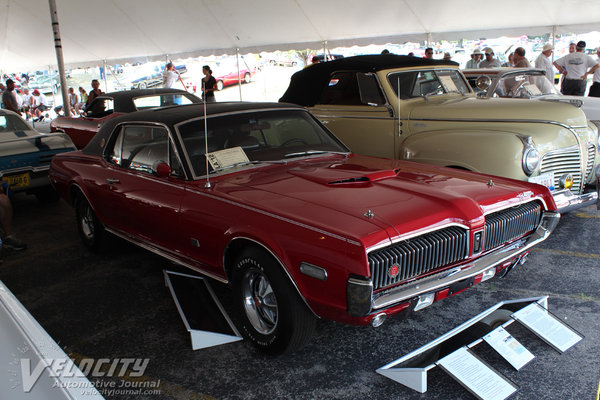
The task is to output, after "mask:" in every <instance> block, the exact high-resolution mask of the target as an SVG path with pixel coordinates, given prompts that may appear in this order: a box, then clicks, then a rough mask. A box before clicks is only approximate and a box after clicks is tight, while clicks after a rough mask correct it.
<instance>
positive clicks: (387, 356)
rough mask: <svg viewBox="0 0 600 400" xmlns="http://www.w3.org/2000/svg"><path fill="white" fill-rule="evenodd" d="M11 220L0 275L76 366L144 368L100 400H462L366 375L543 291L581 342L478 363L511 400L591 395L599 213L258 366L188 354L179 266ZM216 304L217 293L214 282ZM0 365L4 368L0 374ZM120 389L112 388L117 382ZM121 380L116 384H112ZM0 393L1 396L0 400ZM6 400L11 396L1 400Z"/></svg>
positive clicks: (450, 383) (40, 220)
mask: <svg viewBox="0 0 600 400" xmlns="http://www.w3.org/2000/svg"><path fill="white" fill-rule="evenodd" d="M13 203H14V209H15V210H14V211H15V217H14V225H15V228H16V231H17V234H18V235H19V236H20V237H21V238H22V239H23V240H25V241H26V242H27V243H28V245H29V248H28V249H27V250H25V251H22V252H10V251H8V250H6V249H5V250H4V252H3V258H4V263H3V264H2V265H0V280H2V281H3V282H4V283H5V284H6V285H7V286H8V288H9V289H10V290H11V291H12V292H13V293H14V294H15V296H16V297H17V298H18V299H19V300H20V301H21V302H22V303H23V304H24V305H25V307H26V308H27V309H28V310H29V311H30V312H31V314H32V315H33V316H34V317H35V318H36V319H37V320H38V322H39V323H40V324H41V325H42V326H43V327H44V328H45V329H46V330H47V332H48V333H49V334H50V335H51V336H52V337H53V338H54V340H55V341H56V342H58V343H59V344H60V346H61V347H62V348H63V349H64V350H65V352H66V353H67V354H69V355H70V356H71V357H72V358H73V359H74V360H76V362H77V360H81V359H85V358H92V359H95V360H98V359H109V360H114V359H124V358H139V359H147V360H148V365H147V368H146V369H145V371H144V374H143V376H142V377H139V378H135V379H134V378H128V379H125V380H123V379H117V378H102V379H100V383H101V384H102V382H104V383H106V382H111V381H114V382H116V383H118V384H119V385H120V384H125V385H126V386H127V385H129V387H135V386H134V383H135V382H147V383H152V382H155V383H156V385H158V387H157V388H153V386H151V385H150V386H148V387H150V388H151V389H143V391H141V392H139V393H137V394H127V393H114V392H113V393H110V392H108V391H106V390H104V391H102V393H103V394H104V395H105V397H106V398H107V399H471V398H474V397H473V396H472V395H471V394H470V393H469V392H467V391H466V390H465V389H464V388H463V387H462V386H460V385H459V384H458V383H456V382H455V381H454V380H452V379H451V378H450V377H449V376H448V375H446V374H445V373H444V372H442V371H441V370H440V369H439V368H434V369H433V370H432V371H430V373H429V378H428V391H427V392H426V393H424V394H420V393H417V392H415V391H412V390H411V389H408V388H406V387H404V386H402V385H400V384H398V383H396V382H394V381H392V380H390V379H387V378H385V377H383V376H381V375H378V374H377V373H376V372H375V370H376V369H377V368H379V367H382V366H383V365H385V364H387V363H389V362H391V361H393V360H395V359H397V358H400V357H401V356H403V355H405V354H407V353H409V352H411V351H413V350H415V349H417V348H418V347H420V346H422V345H424V344H425V343H427V342H429V341H431V340H433V339H435V338H436V337H438V336H440V335H442V334H443V333H445V332H447V331H449V330H450V329H452V328H454V327H455V326H457V325H459V324H461V323H462V322H464V321H466V320H468V319H470V318H471V317H472V316H474V315H476V314H478V313H480V312H481V311H483V310H485V309H487V308H489V307H491V306H493V305H494V304H496V303H497V302H500V301H503V300H510V299H519V298H528V297H535V296H543V295H548V296H549V309H550V311H551V312H552V313H554V314H556V315H557V316H559V317H560V318H562V319H563V320H565V321H566V322H567V323H569V324H570V325H571V326H572V327H574V328H575V329H576V330H578V331H579V332H581V333H582V334H583V335H584V336H585V339H584V340H583V341H581V342H580V343H578V344H577V345H576V346H575V347H573V348H571V349H569V350H568V351H566V352H565V353H563V354H559V353H558V352H557V351H554V350H553V349H551V348H550V347H549V346H547V345H546V344H544V343H543V342H541V341H540V340H539V339H537V338H535V337H530V338H527V341H526V342H525V343H524V344H526V346H527V347H528V348H529V350H530V351H532V352H533V353H534V355H535V356H536V358H535V359H534V360H533V361H532V362H531V363H529V364H528V365H526V366H525V367H524V368H523V369H521V370H520V371H518V372H517V371H515V370H514V369H512V367H510V365H509V364H508V363H506V362H504V361H503V360H501V359H498V358H493V357H492V359H491V360H488V361H489V362H490V363H491V364H492V365H493V366H494V367H495V368H496V369H497V370H498V371H499V372H501V373H502V374H504V375H506V376H507V377H508V378H509V379H511V380H512V381H513V382H514V383H515V384H516V385H517V386H519V388H520V389H519V391H518V392H517V393H516V394H515V395H514V396H513V397H512V398H513V399H545V400H549V399H561V400H562V399H582V400H583V399H590V400H591V399H595V398H596V393H597V390H598V385H599V378H600V346H599V345H598V343H599V340H600V329H599V315H600V290H599V287H600V250H599V248H598V238H597V237H598V232H600V212H599V211H597V210H596V208H595V207H588V208H585V209H582V210H580V211H577V212H573V213H571V214H568V215H565V216H564V217H563V218H562V220H561V222H560V224H559V226H558V227H557V229H556V231H555V232H554V234H553V235H552V236H551V237H550V238H549V239H548V240H547V241H546V242H544V243H543V244H542V245H541V246H539V247H538V248H537V249H535V250H534V251H533V252H532V253H531V255H530V257H529V259H528V261H527V262H526V263H525V264H524V265H521V266H519V267H517V268H515V270H513V271H512V272H511V273H510V274H509V275H508V276H507V277H506V278H503V279H497V278H494V279H492V280H490V281H487V282H484V283H482V284H479V285H476V286H474V287H472V288H470V289H469V290H467V291H465V292H463V293H460V294H458V295H456V296H453V297H451V298H448V299H445V300H443V301H440V302H437V303H435V304H433V305H432V306H430V307H428V308H426V309H424V310H422V311H419V312H417V313H415V314H414V315H412V316H411V317H410V318H408V319H404V320H401V319H394V318H392V319H388V320H387V321H386V322H385V323H384V324H383V325H382V326H381V327H379V328H372V327H354V326H347V325H342V324H338V323H334V322H329V321H318V323H317V328H316V332H315V335H314V337H313V339H312V341H311V342H310V343H309V344H308V345H307V346H306V347H304V348H302V349H301V350H299V351H297V352H296V353H294V354H291V355H284V356H280V357H267V356H264V355H262V354H260V353H257V352H256V351H255V350H254V349H253V348H252V347H251V346H250V345H249V344H248V343H246V342H245V341H241V342H235V343H230V344H226V345H221V346H217V347H213V348H208V349H203V350H197V351H193V350H192V349H191V344H190V338H189V335H188V333H187V331H186V329H185V327H184V325H183V323H182V321H181V319H180V317H179V315H178V312H177V309H176V306H175V304H174V302H173V300H172V298H171V295H170V293H169V290H168V289H167V288H166V287H165V283H164V278H163V270H165V269H169V270H176V271H183V272H185V271H186V270H185V269H182V268H180V267H177V266H175V265H173V264H171V263H169V262H168V261H166V260H164V259H162V258H160V257H158V256H156V255H153V254H151V253H148V252H146V251H144V250H142V249H140V248H137V247H135V246H133V245H130V244H127V243H123V242H121V241H117V240H115V241H114V242H113V243H112V245H111V248H110V251H109V252H108V253H107V254H103V255H96V254H92V253H90V252H89V251H87V250H86V249H85V248H84V247H83V245H82V244H81V243H80V241H79V237H78V235H77V231H76V227H75V216H74V211H73V209H71V208H70V207H69V206H68V205H67V204H66V203H64V202H63V201H60V202H57V203H54V204H41V203H39V202H38V201H37V200H36V199H35V198H34V197H33V196H26V195H21V194H19V195H17V196H15V199H14V202H13ZM213 287H214V288H215V291H216V292H217V293H219V294H220V296H222V298H223V301H224V303H225V305H226V307H227V301H228V292H227V289H226V287H224V286H223V285H220V284H214V285H213ZM0 368H3V367H1V366H0ZM119 382H121V383H119ZM123 382H124V383H123ZM5 395H6V394H4V393H3V394H1V395H0V398H5ZM6 398H10V397H6Z"/></svg>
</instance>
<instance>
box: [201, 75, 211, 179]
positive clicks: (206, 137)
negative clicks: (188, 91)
mask: <svg viewBox="0 0 600 400" xmlns="http://www.w3.org/2000/svg"><path fill="white" fill-rule="evenodd" d="M202 89H203V90H202V100H203V101H202V104H204V159H205V161H206V183H205V184H204V188H205V189H210V188H211V187H212V185H211V183H210V178H209V176H208V124H207V122H206V82H204V81H202Z"/></svg>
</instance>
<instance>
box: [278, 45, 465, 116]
mask: <svg viewBox="0 0 600 400" xmlns="http://www.w3.org/2000/svg"><path fill="white" fill-rule="evenodd" d="M433 65H452V66H457V65H458V63H456V62H454V61H444V60H432V59H428V58H420V57H413V56H399V55H395V54H382V55H367V56H355V57H347V58H341V59H337V60H333V61H328V62H324V63H318V64H313V65H311V66H309V67H307V68H304V69H303V70H300V71H298V72H296V73H295V74H294V75H292V78H291V80H290V86H289V87H288V88H287V90H286V92H285V93H284V94H283V96H282V97H281V99H279V101H280V102H286V103H294V104H299V105H301V106H305V107H310V106H313V105H315V104H316V102H317V101H318V99H319V96H320V95H321V92H322V91H323V88H324V87H325V86H326V85H327V84H328V83H329V79H330V77H331V74H332V73H333V72H336V71H356V72H374V71H381V70H382V69H389V68H406V67H424V66H425V67H426V66H433Z"/></svg>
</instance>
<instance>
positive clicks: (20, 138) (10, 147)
mask: <svg viewBox="0 0 600 400" xmlns="http://www.w3.org/2000/svg"><path fill="white" fill-rule="evenodd" d="M0 145H1V146H0V157H4V156H11V155H16V154H25V153H34V152H52V153H56V150H62V151H71V150H75V146H74V145H73V142H72V141H71V139H70V138H69V137H68V136H67V135H65V134H62V133H52V134H48V135H47V134H44V133H39V132H37V131H35V130H33V129H32V130H23V131H15V132H3V133H1V134H0Z"/></svg>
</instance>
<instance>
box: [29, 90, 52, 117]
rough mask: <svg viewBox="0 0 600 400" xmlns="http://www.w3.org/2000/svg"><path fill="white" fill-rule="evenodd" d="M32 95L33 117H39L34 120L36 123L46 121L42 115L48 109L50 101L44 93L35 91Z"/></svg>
mask: <svg viewBox="0 0 600 400" xmlns="http://www.w3.org/2000/svg"><path fill="white" fill-rule="evenodd" d="M31 94H32V95H33V97H32V98H31V99H32V100H31V101H32V105H31V106H32V107H31V115H32V116H33V117H34V118H35V117H37V119H34V121H41V120H43V119H44V115H43V114H42V113H43V112H44V111H46V110H47V109H48V99H46V96H45V95H44V94H43V93H40V91H39V90H37V89H35V90H34V91H33V93H31Z"/></svg>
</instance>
